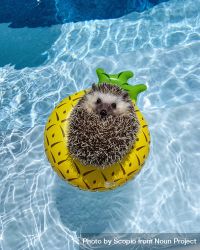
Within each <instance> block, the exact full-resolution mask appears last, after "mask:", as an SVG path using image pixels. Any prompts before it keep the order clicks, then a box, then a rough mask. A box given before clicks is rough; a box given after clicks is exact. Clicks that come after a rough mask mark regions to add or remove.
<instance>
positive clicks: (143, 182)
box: [0, 0, 200, 250]
mask: <svg viewBox="0 0 200 250" xmlns="http://www.w3.org/2000/svg"><path fill="white" fill-rule="evenodd" d="M199 10H200V0H197V1H195V4H194V1H192V0H170V1H167V2H164V3H160V4H158V5H156V6H154V7H153V8H150V9H147V10H145V11H142V12H136V11H134V12H131V13H129V14H128V15H124V16H121V17H120V18H116V19H107V20H91V21H83V22H76V23H73V22H70V23H68V22H66V23H64V24H62V25H61V24H58V25H54V26H52V27H44V28H35V29H28V28H24V29H16V30H15V29H11V28H8V25H7V24H1V27H0V29H4V30H6V29H7V31H8V32H6V31H5V34H6V35H5V36H7V38H6V41H4V43H3V41H2V44H4V46H7V48H10V49H11V48H12V49H13V53H11V51H10V49H9V51H6V52H5V51H4V53H10V59H9V60H10V61H8V62H7V63H8V65H4V64H6V63H5V62H6V60H5V57H6V56H5V54H4V56H1V57H0V61H3V60H4V63H2V65H1V66H2V67H1V68H0V109H1V112H0V162H1V167H0V184H1V189H0V249H3V250H7V249H9V250H10V249H11V250H13V249H14V250H15V249H16V250H22V249H34V250H35V249H36V250H39V249H45V250H46V249H47V250H49V249H53V250H56V249H59V250H62V249H63V250H65V249H70V250H71V249H78V239H77V235H78V234H79V233H80V232H83V233H88V232H95V233H99V234H101V233H110V232H115V233H121V232H123V233H130V232H137V233H143V232H145V233H167V232H178V233H184V232H185V233H189V232H190V233H191V232H192V233H198V232H199V231H200V227H199V225H200V199H199V193H200V186H199V183H200V169H199V162H200V153H199V141H200V125H199V119H200V113H199V110H200V88H199V84H200V80H199V79H200V13H199ZM52 28H53V29H52ZM50 29H52V32H49V31H50ZM9 32H10V33H9ZM12 32H13V33H12ZM14 32H15V33H14ZM41 32H44V34H45V35H44V37H43V39H41V43H38V40H40V37H41V36H42V35H41ZM45 32H46V33H45ZM23 33H25V34H24V35H25V36H26V35H27V36H29V37H30V40H24V39H22V40H21V42H19V41H18V45H17V46H16V47H14V45H15V43H14V42H13V40H12V39H11V37H13V36H12V34H14V37H18V39H19V38H20V34H23ZM9 37H10V38H9ZM45 37H47V38H48V37H49V39H50V42H48V43H47V44H46V42H45ZM0 39H2V36H1V37H0ZM32 41H33V43H32ZM23 42H24V44H25V45H24V48H25V49H26V51H27V53H26V55H24V53H23V46H22V47H21V48H19V51H18V50H17V48H18V47H19V45H20V44H22V45H23ZM5 43H6V44H7V45H5ZM9 43H11V44H10V47H9ZM29 46H30V50H31V53H30V51H29V49H28V48H29ZM7 50H8V49H7ZM17 51H18V52H19V55H18V56H17V58H18V59H17V58H16V54H15V52H17ZM34 52H36V53H34ZM31 54H33V55H31ZM20 55H21V56H22V57H23V56H24V59H23V60H22V61H20ZM36 55H37V56H38V57H37V56H36ZM34 56H35V57H34ZM40 56H45V58H42V60H41V61H40ZM33 58H35V60H36V63H35V66H34V65H31V61H32V60H33ZM36 58H38V59H36ZM37 60H38V61H37ZM15 62H17V63H16V64H18V67H16V66H14V64H15ZM9 64H10V65H9ZM97 67H104V68H105V70H106V71H107V72H119V71H122V70H127V69H129V70H132V71H134V72H135V77H134V79H132V80H131V83H133V84H137V83H146V84H147V86H148V91H147V92H145V93H143V94H141V96H140V97H139V100H138V106H139V107H140V109H141V110H142V112H143V114H144V115H145V117H146V119H147V121H148V123H149V129H150V132H151V137H152V140H151V141H152V144H151V152H150V156H149V158H148V160H147V162H146V164H145V166H144V168H143V169H142V171H141V173H140V174H139V175H138V177H137V178H136V179H135V180H133V181H131V182H129V183H127V184H126V185H124V186H123V187H120V188H118V189H116V190H114V191H111V192H106V193H90V192H84V191H80V190H78V189H75V188H73V187H72V186H70V185H68V184H67V183H65V182H63V181H62V180H61V179H59V177H58V176H57V175H56V174H55V173H54V172H53V171H52V169H51V167H50V165H49V163H48V161H47V159H46V157H45V155H44V150H43V130H44V125H45V122H46V119H47V117H48V115H49V114H50V113H51V110H52V109H53V108H54V106H55V105H56V104H57V103H59V102H60V101H61V99H62V98H64V97H65V96H67V95H69V94H71V93H74V92H75V91H78V90H80V89H83V88H86V87H88V86H90V85H91V84H92V83H93V82H95V81H96V80H97V78H96V75H95V69H96V68H97ZM188 249H189V248H188ZM190 249H192V248H190ZM196 249H198V246H197V248H196Z"/></svg>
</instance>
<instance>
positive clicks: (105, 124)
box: [68, 83, 139, 168]
mask: <svg viewBox="0 0 200 250" xmlns="http://www.w3.org/2000/svg"><path fill="white" fill-rule="evenodd" d="M138 130H139V122H138V119H137V116H136V114H135V110H134V106H133V104H132V101H131V99H130V97H129V95H128V93H127V92H126V91H124V90H122V89H121V88H120V87H118V86H116V85H111V84H108V83H102V84H99V85H95V84H93V85H92V89H91V90H90V91H89V92H88V93H86V94H85V95H84V96H83V97H82V98H81V99H80V100H79V102H78V103H77V105H76V106H75V107H74V108H73V110H72V112H71V114H70V117H69V133H68V149H69V152H70V154H71V156H72V157H73V158H74V159H75V160H78V161H79V162H80V163H81V164H82V165H84V166H89V165H92V166H95V167H99V168H106V167H108V166H111V165H112V164H115V163H117V162H120V161H121V160H122V159H123V158H124V157H125V156H126V155H127V154H128V153H129V152H130V150H131V148H132V147H133V145H134V143H135V141H136V135H137V132H138Z"/></svg>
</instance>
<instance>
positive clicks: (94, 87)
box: [92, 83, 97, 91]
mask: <svg viewBox="0 0 200 250" xmlns="http://www.w3.org/2000/svg"><path fill="white" fill-rule="evenodd" d="M92 90H94V91H95V90H97V86H96V84H95V83H93V84H92Z"/></svg>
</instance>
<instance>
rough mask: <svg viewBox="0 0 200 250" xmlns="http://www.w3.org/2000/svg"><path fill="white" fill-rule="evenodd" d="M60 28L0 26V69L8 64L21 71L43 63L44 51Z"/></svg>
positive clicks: (45, 57) (47, 48)
mask: <svg viewBox="0 0 200 250" xmlns="http://www.w3.org/2000/svg"><path fill="white" fill-rule="evenodd" d="M60 26H61V25H54V26H51V27H44V28H37V29H34V28H20V29H12V28H10V27H8V24H0V67H3V66H5V65H7V64H10V65H15V68H16V69H22V68H24V67H36V66H39V65H41V64H42V63H44V62H45V61H46V59H47V57H48V54H47V52H46V51H48V50H49V49H50V48H51V46H52V44H53V43H54V42H55V41H56V40H57V38H58V37H59V35H60V33H61V29H60Z"/></svg>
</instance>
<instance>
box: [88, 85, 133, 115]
mask: <svg viewBox="0 0 200 250" xmlns="http://www.w3.org/2000/svg"><path fill="white" fill-rule="evenodd" d="M83 107H84V108H85V109H86V110H87V111H88V112H89V113H96V114H97V115H99V116H100V117H101V118H104V119H106V118H107V117H109V116H121V115H128V114H129V113H130V108H131V103H130V101H128V94H127V93H126V92H124V93H122V94H121V95H115V94H113V93H109V92H108V93H104V92H101V91H99V88H98V87H96V86H93V88H92V91H91V92H90V93H89V94H87V95H86V96H85V100H84V104H83Z"/></svg>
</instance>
